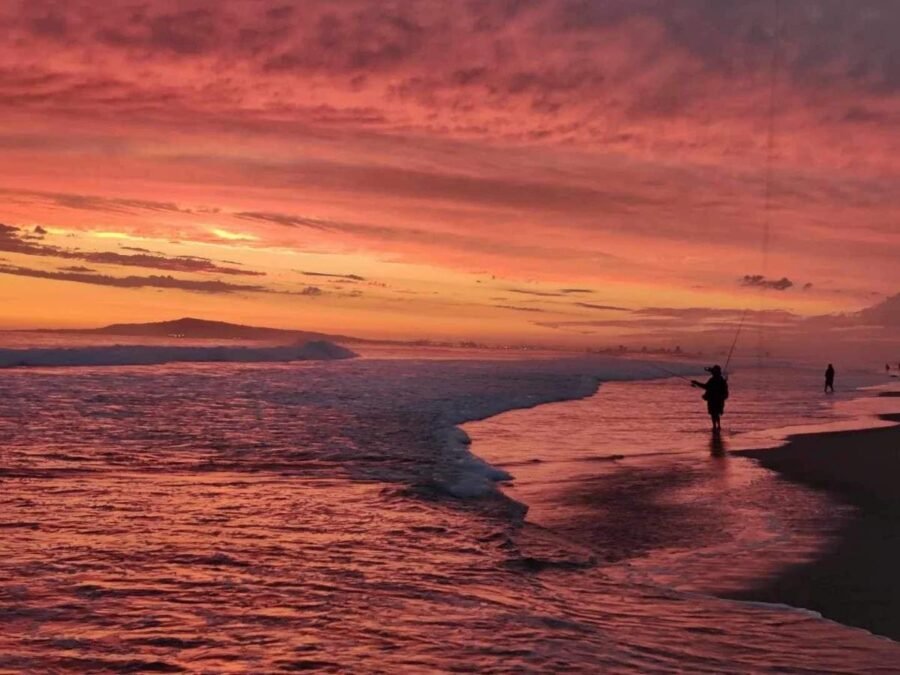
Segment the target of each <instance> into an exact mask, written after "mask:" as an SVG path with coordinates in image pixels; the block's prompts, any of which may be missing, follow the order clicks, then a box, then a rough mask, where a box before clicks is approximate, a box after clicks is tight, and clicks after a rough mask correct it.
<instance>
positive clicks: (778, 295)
mask: <svg viewBox="0 0 900 675" xmlns="http://www.w3.org/2000/svg"><path fill="white" fill-rule="evenodd" d="M0 28H2V33H3V35H4V37H5V39H4V40H3V41H2V43H0V328H26V327H82V326H84V327H86V326H97V325H103V324H107V323H112V322H122V321H157V320H165V319H173V318H178V317H181V316H197V317H202V318H208V319H220V320H226V321H236V322H241V323H248V324H254V325H268V326H278V327H287V328H303V329H310V330H322V331H326V332H339V333H343V334H354V335H360V336H364V337H373V338H390V339H405V338H426V339H437V340H461V339H473V340H481V341H486V342H493V343H501V342H517V343H535V344H559V345H572V346H598V347H603V346H608V345H614V344H619V343H624V344H629V345H636V344H648V345H651V346H673V345H674V344H676V343H677V344H682V343H683V344H684V345H685V347H686V348H693V347H698V346H700V345H704V344H709V343H711V342H712V343H717V344H727V343H728V342H730V341H731V338H732V335H733V332H734V329H735V326H736V325H738V324H739V323H740V322H741V320H744V321H745V322H746V323H747V326H748V327H750V328H753V329H756V330H757V331H759V332H760V333H763V332H765V333H766V334H767V335H770V336H771V337H770V338H767V340H769V341H770V342H771V343H772V344H773V345H775V346H784V345H787V344H788V343H790V344H791V345H794V346H797V345H799V344H801V343H802V342H803V341H804V340H809V339H810V336H819V337H817V339H819V338H820V337H821V336H822V335H827V336H828V339H829V340H832V339H833V340H834V341H839V342H841V343H842V344H845V345H850V346H851V347H852V348H853V349H857V350H864V349H865V348H866V347H865V346H864V345H865V344H866V343H867V341H870V340H875V341H877V342H878V343H879V344H880V345H881V347H883V348H884V350H887V349H888V348H889V347H891V346H892V345H896V344H897V342H896V339H897V337H898V335H900V299H898V297H897V294H898V293H900V264H898V263H897V260H898V258H897V249H898V246H900V191H898V190H897V189H896V186H897V184H898V178H900V134H898V133H897V132H898V123H900V46H898V40H897V39H896V36H897V35H898V34H900V3H898V2H895V1H894V0H856V1H854V2H846V1H844V0H790V1H786V0H745V1H742V2H723V1H720V0H478V1H475V0H471V1H469V0H459V1H458V2H456V1H454V2H449V1H446V0H440V1H438V0H401V1H387V0H341V2H339V3H336V2H331V1H327V0H303V1H296V2H287V1H286V0H246V1H245V0H177V1H175V0H171V1H170V0H143V1H131V0H109V1H107V2H104V3H96V2H93V1H91V0H69V1H68V2H66V3H57V2H42V1H41V0H27V1H21V2H20V1H18V0H0ZM891 348H892V347H891ZM898 358H900V356H898Z"/></svg>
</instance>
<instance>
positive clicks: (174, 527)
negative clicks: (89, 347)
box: [0, 359, 900, 673]
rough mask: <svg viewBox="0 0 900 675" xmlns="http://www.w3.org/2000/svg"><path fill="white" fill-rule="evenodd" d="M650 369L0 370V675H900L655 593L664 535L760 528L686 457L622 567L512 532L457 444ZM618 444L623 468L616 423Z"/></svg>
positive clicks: (573, 540) (675, 593) (883, 657)
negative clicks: (740, 674)
mask: <svg viewBox="0 0 900 675" xmlns="http://www.w3.org/2000/svg"><path fill="white" fill-rule="evenodd" d="M651 370H652V369H651ZM651 370H648V369H646V368H643V367H642V366H641V365H640V364H634V363H626V364H620V363H618V362H612V361H600V360H595V361H591V362H589V363H588V362H572V361H567V362H559V361H544V362H532V363H516V362H506V363H491V362H482V361H433V360H429V361H414V360H378V359H373V360H357V361H352V362H340V363H303V364H291V365H274V364H273V365H269V364H267V365H252V366H250V365H231V364H219V365H195V366H190V365H185V364H178V365H170V366H148V367H131V368H121V367H107V368H77V369H63V370H31V371H20V370H17V371H6V372H3V373H2V374H0V394H2V400H3V401H4V403H3V405H2V406H0V486H2V489H0V529H2V538H0V621H2V625H3V630H2V631H0V672H94V673H99V672H149V671H154V672H179V671H188V672H209V673H220V672H278V671H291V670H297V669H303V668H320V669H323V670H331V671H354V672H360V671H372V672H388V671H390V672H397V671H401V670H409V671H421V670H425V669H437V670H444V671H449V670H461V669H462V670H471V669H479V670H484V671H487V672H509V671H520V670H562V669H573V670H580V671H596V670H598V669H603V670H606V671H610V672H615V671H634V670H641V671H644V672H654V671H659V672H662V671H672V670H678V669H682V670H684V669H686V670H691V671H696V672H726V671H745V672H746V671H758V670H763V669H781V671H782V672H784V671H790V672H822V671H823V670H834V671H844V672H858V671H859V670H862V669H868V670H877V669H878V668H881V669H882V670H884V671H885V672H888V671H890V670H891V665H892V664H893V663H895V662H896V660H897V658H898V656H900V650H898V649H897V645H896V644H895V643H893V642H890V641H886V640H881V639H878V638H874V637H872V636H869V635H867V634H865V633H863V632H862V631H857V630H853V629H848V628H845V627H843V626H839V625H837V624H832V623H830V622H826V621H823V620H821V619H818V618H816V617H814V616H811V615H809V614H806V613H802V612H797V611H793V610H788V609H783V608H773V607H766V606H754V605H750V604H746V603H736V602H731V601H726V600H720V599H717V598H715V597H712V596H710V595H706V594H701V593H699V592H698V591H697V589H696V588H686V587H681V586H680V585H678V584H673V583H672V582H671V579H668V578H667V576H666V574H667V573H668V572H669V571H670V570H672V569H677V564H676V563H672V564H660V565H658V567H659V568H660V569H658V570H656V569H653V567H652V565H649V564H648V565H647V566H645V567H641V566H640V565H639V563H640V562H641V561H642V560H644V561H646V560H650V558H649V557H648V556H647V554H648V552H653V551H656V552H659V551H662V550H665V551H666V552H668V553H670V554H671V553H673V551H674V552H675V553H677V550H676V549H677V548H678V547H677V546H675V547H673V546H672V545H670V544H671V542H670V541H669V540H668V539H666V541H665V543H666V546H655V545H653V546H648V545H647V543H646V541H647V539H648V537H647V536H645V535H643V534H641V533H642V532H643V531H646V532H654V531H655V532H657V533H659V532H660V528H659V527H658V523H661V522H668V523H674V524H677V525H678V527H680V528H682V529H681V531H680V533H675V534H678V536H677V537H676V540H677V541H678V542H679V546H682V547H686V549H691V548H692V547H693V548H694V549H697V548H698V547H697V542H698V541H699V542H702V543H703V544H706V543H709V544H710V545H717V544H718V543H719V537H720V533H721V532H722V531H724V530H723V529H722V528H718V527H717V528H713V530H712V531H709V532H708V531H706V530H704V529H703V528H698V527H697V524H698V523H699V522H701V521H702V520H703V517H695V516H696V514H700V515H701V516H702V515H703V514H704V513H706V512H705V511H704V510H703V509H704V508H705V507H709V508H713V507H715V508H718V509H720V510H722V512H723V513H726V512H727V513H728V514H730V517H731V518H732V519H733V520H734V522H735V523H737V524H738V525H741V524H742V523H748V522H752V520H751V519H750V518H749V516H748V517H747V518H743V519H742V517H741V515H740V514H739V513H738V512H737V511H736V510H733V509H729V508H727V507H726V506H723V505H722V504H721V503H717V501H718V500H717V497H716V493H715V490H713V489H712V488H711V487H710V486H714V485H715V483H714V481H712V480H711V479H710V478H709V476H708V475H706V474H705V473H704V472H706V473H709V472H710V471H713V472H716V471H717V472H719V473H720V475H721V478H720V480H723V481H726V482H727V481H736V483H733V484H734V485H742V486H745V485H746V486H750V487H747V489H748V490H749V491H750V492H751V493H752V492H753V488H752V486H753V484H754V480H753V478H752V476H751V477H749V478H748V477H747V476H745V475H744V474H743V473H742V472H741V471H737V472H735V470H734V469H732V467H733V466H737V463H733V462H731V461H730V460H728V461H727V462H726V463H724V464H722V463H720V464H714V463H711V461H710V460H709V458H708V456H704V455H703V453H700V455H699V456H698V457H697V458H693V455H692V454H691V450H690V449H689V448H688V449H686V450H685V457H690V459H686V460H685V461H686V465H685V466H687V467H689V469H690V470H689V471H687V475H689V476H690V480H687V479H686V480H684V481H680V482H679V481H676V482H678V484H679V486H680V487H679V490H680V492H678V491H677V492H675V493H671V494H668V496H667V497H666V498H665V499H663V500H658V499H655V498H654V499H652V500H651V499H649V495H653V494H655V493H656V492H658V489H657V487H655V486H654V481H657V480H658V481H662V482H663V483H666V482H667V481H668V483H671V482H672V481H671V478H666V476H667V475H669V474H671V473H672V471H671V469H672V468H673V467H671V466H669V465H668V464H666V463H665V462H663V463H658V462H657V460H653V459H651V458H650V457H648V458H646V459H645V460H642V461H645V462H646V464H645V465H644V466H645V469H646V473H645V474H644V477H643V479H642V480H643V481H644V482H645V484H646V490H645V491H644V492H637V493H636V492H635V491H634V490H632V489H628V490H625V491H623V493H622V494H621V495H620V499H622V500H626V501H627V500H631V501H632V502H633V503H634V504H635V505H636V507H635V508H643V506H642V504H644V503H646V504H651V503H652V504H653V505H654V508H656V507H659V510H658V511H656V512H654V513H653V514H652V518H642V519H636V520H633V521H632V522H631V523H630V524H628V526H627V527H624V526H623V524H621V523H619V524H616V523H612V521H610V522H611V523H612V524H610V525H609V530H608V531H607V532H605V533H604V532H600V533H599V534H597V537H600V536H608V537H610V538H617V539H618V540H619V544H618V546H619V557H618V558H617V562H616V563H615V564H613V565H603V564H599V565H598V564H597V563H598V562H599V563H603V562H606V561H605V560H604V558H603V556H602V555H601V554H600V553H599V552H600V551H601V550H602V547H598V546H597V545H596V544H597V542H596V541H593V540H592V541H583V540H579V539H578V538H577V537H572V536H571V531H566V530H565V529H564V528H563V529H548V528H546V527H539V526H538V525H535V524H527V523H526V524H524V525H523V523H522V518H521V516H522V509H521V508H520V507H519V506H518V505H517V504H516V503H514V502H512V501H510V500H509V499H505V498H502V497H500V496H498V495H497V494H496V493H492V492H490V491H488V492H483V491H481V490H480V489H481V488H483V487H485V486H486V485H489V483H490V480H489V478H490V476H491V474H492V471H491V469H490V468H489V467H486V466H485V465H483V464H481V463H479V462H478V461H476V460H475V459H474V458H472V457H471V455H469V454H468V453H467V452H466V451H465V450H464V449H463V448H461V447H460V446H458V445H456V444H454V443H453V442H452V439H453V434H452V433H451V432H452V425H453V424H457V423H460V422H463V421H465V420H471V419H481V418H485V417H488V416H490V415H493V414H496V413H499V412H501V411H503V410H506V409H509V408H513V407H524V406H531V405H535V404H537V403H541V402H546V401H552V400H555V399H559V398H562V397H566V396H578V395H587V394H589V393H590V392H591V391H592V390H593V387H594V383H595V379H594V378H595V377H598V376H604V377H607V378H630V377H635V376H645V377H646V376H648V375H650V374H651ZM617 386H619V385H616V384H608V385H604V387H602V388H601V390H600V392H601V394H602V392H604V390H606V391H609V390H611V389H612V388H613V387H617ZM622 386H638V387H640V386H643V385H640V384H638V385H622ZM653 386H655V385H653ZM660 386H662V385H660ZM688 391H690V390H688ZM695 393H696V392H693V393H692V395H694V394H695ZM590 400H593V399H589V400H588V401H585V402H584V403H588V402H589V401H590ZM691 401H692V403H696V401H695V400H691ZM572 405H579V403H569V404H565V406H555V405H550V406H542V407H539V408H534V409H533V410H531V411H529V413H538V412H539V411H540V412H543V411H551V410H552V409H554V408H555V409H556V412H555V413H553V414H551V415H550V417H549V418H548V419H549V420H550V422H548V424H550V423H553V424H554V425H555V429H556V436H557V438H560V437H562V436H563V434H562V433H561V430H563V429H569V430H571V428H572V427H571V426H570V424H571V422H572V420H571V419H569V418H567V416H566V415H568V414H569V413H565V414H564V413H563V412H562V411H563V409H564V408H565V409H566V410H568V409H569V408H568V406H572ZM508 414H510V415H516V414H518V413H508ZM504 417H505V416H500V417H496V418H493V421H497V422H498V423H501V421H502V420H503V419H504ZM490 423H492V420H486V421H485V422H483V423H482V424H490ZM685 424H687V425H697V421H696V420H695V419H693V418H691V419H690V420H688V421H686V422H685ZM614 426H615V425H614V424H612V423H611V424H610V432H609V434H610V439H611V442H612V440H615V439H618V441H617V442H616V443H615V445H616V447H618V448H620V450H619V451H618V452H620V453H621V452H622V450H621V448H624V447H625V445H626V444H625V443H624V439H625V431H624V429H625V426H626V425H625V424H624V423H623V425H622V429H621V430H620V431H615V429H614ZM470 428H471V427H470ZM699 428H700V427H699V426H698V429H699ZM520 430H524V429H520ZM547 431H548V433H549V431H550V430H549V427H548V429H547ZM698 433H701V432H700V431H698ZM510 434H511V435H510V436H509V438H510V439H512V436H514V435H515V433H512V432H510ZM511 442H512V441H511ZM688 445H689V444H688ZM481 447H482V444H481V440H480V439H479V438H478V437H477V435H476V439H475V446H474V451H475V452H476V453H479V452H480V448H481ZM532 450H533V448H532ZM629 452H631V451H630V450H629ZM633 452H634V453H637V452H638V450H634V451H633ZM542 454H543V458H544V459H549V458H548V457H547V454H546V453H542ZM694 454H696V453H694ZM534 456H535V452H533V451H530V452H528V453H523V454H522V456H521V457H517V458H516V457H514V458H511V461H510V462H509V463H510V467H509V471H510V472H511V473H513V474H515V475H516V476H517V477H518V476H520V472H521V466H520V464H517V462H519V463H520V462H521V461H523V460H530V459H533V458H534ZM679 461H681V460H679ZM548 463H549V462H548ZM584 463H585V462H583V461H578V462H575V464H576V465H583V464H584ZM595 464H596V465H597V466H603V467H605V466H606V464H609V465H610V466H612V465H613V463H612V462H607V463H605V464H604V463H603V462H598V463H595ZM748 466H749V464H748ZM706 467H711V468H709V469H707V468H706ZM675 468H678V467H675ZM598 471H599V474H600V475H601V477H602V475H605V472H606V468H602V469H599V470H598ZM691 472H693V473H691ZM732 474H735V475H734V476H732ZM521 475H524V474H521ZM629 481H630V482H631V485H632V486H633V485H634V484H636V483H635V481H637V479H635V478H630V479H628V480H626V484H627V483H628V482H629ZM748 481H749V482H748ZM523 482H524V481H523V479H522V478H517V482H516V489H519V486H520V485H522V484H523ZM638 482H640V481H638ZM581 484H584V482H583V481H581ZM742 489H743V488H742ZM453 493H458V494H459V493H466V494H483V496H481V497H480V498H475V499H456V498H453V497H452V496H450V495H451V494H453ZM757 493H758V495H759V497H760V498H763V497H765V496H766V495H767V494H768V493H767V492H766V491H765V489H760V490H758V491H757ZM598 494H599V493H598ZM784 494H785V495H787V494H788V492H787V491H784ZM794 495H795V493H790V496H788V497H785V499H794V498H795V497H794ZM596 498H597V497H596V495H595V492H594V491H593V490H591V491H589V494H587V495H584V499H586V500H588V501H590V500H595V499H596ZM797 499H800V501H803V500H804V499H805V497H803V496H801V497H798V498H797ZM526 501H527V500H526ZM741 503H742V504H746V502H744V501H742V502H741ZM791 503H794V502H791ZM803 503H805V504H806V503H808V502H803ZM704 505H706V506H704ZM621 506H622V504H617V508H621ZM591 508H593V507H591ZM538 511H539V507H538V506H535V505H532V510H531V512H530V515H529V517H531V515H534V514H537V513H538ZM692 514H693V515H692ZM814 516H816V517H817V516H818V512H816V514H814ZM722 517H723V518H724V520H728V518H725V516H722ZM723 522H724V521H723ZM654 523H656V525H655V524H654ZM748 528H749V530H750V531H751V532H756V531H757V530H758V528H757V526H756V525H752V526H748ZM601 529H602V528H601ZM801 529H802V528H801ZM728 531H729V532H732V531H733V530H730V529H729V530H728ZM788 535H791V533H788ZM653 536H657V535H653ZM666 536H668V533H666ZM791 536H792V535H791ZM651 538H652V537H651ZM706 550H708V549H706ZM653 561H654V564H656V562H655V561H657V559H653ZM626 564H630V565H631V566H630V567H626ZM623 570H624V571H623ZM685 576H686V577H690V575H685ZM675 586H678V588H676V587H675Z"/></svg>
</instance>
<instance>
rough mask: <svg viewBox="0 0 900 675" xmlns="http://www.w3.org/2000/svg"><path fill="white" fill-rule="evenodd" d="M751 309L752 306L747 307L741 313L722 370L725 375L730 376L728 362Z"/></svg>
mask: <svg viewBox="0 0 900 675" xmlns="http://www.w3.org/2000/svg"><path fill="white" fill-rule="evenodd" d="M749 311H750V308H749V307H748V308H746V309H745V310H744V313H743V314H742V315H741V321H740V323H739V324H738V327H737V332H736V333H735V334H734V340H733V341H732V343H731V349H729V350H728V358H726V359H725V365H724V366H723V367H722V372H723V373H725V377H726V378H727V377H728V364H729V363H731V357H732V356H733V355H734V348H735V347H736V346H737V342H738V338H739V337H740V335H741V329H742V328H743V327H744V320H745V319H746V318H747V312H749Z"/></svg>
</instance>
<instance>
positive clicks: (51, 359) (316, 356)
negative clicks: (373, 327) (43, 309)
mask: <svg viewBox="0 0 900 675" xmlns="http://www.w3.org/2000/svg"><path fill="white" fill-rule="evenodd" d="M355 356H356V354H355V353H354V352H352V351H351V350H349V349H347V348H346V347H342V346H340V345H337V344H334V343H333V342H328V341H324V340H321V341H312V342H306V343H303V344H297V345H285V346H276V347H246V346H229V345H223V346H216V347H198V346H186V347H180V346H150V345H110V346H97V347H68V348H58V347H55V348H32V349H0V368H16V367H26V366H31V367H48V366H52V367H65V366H149V365H159V364H163V363H176V362H200V363H203V362H230V363H262V362H282V361H284V362H287V361H331V360H335V359H349V358H353V357H355Z"/></svg>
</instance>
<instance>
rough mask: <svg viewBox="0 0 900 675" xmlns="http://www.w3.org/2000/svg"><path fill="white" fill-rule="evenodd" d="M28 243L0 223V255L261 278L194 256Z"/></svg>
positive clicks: (25, 235)
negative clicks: (83, 249)
mask: <svg viewBox="0 0 900 675" xmlns="http://www.w3.org/2000/svg"><path fill="white" fill-rule="evenodd" d="M28 239H29V237H28V233H27V231H26V230H23V229H21V228H17V227H12V226H10V225H3V224H2V223H0V251H7V252H9V253H18V254H21V255H29V256H41V257H52V258H63V259H69V260H82V261H85V262H91V263H95V264H105V265H121V266H126V267H144V268H148V269H159V270H167V271H171V272H191V273H198V274H227V275H230V276H265V273H264V272H255V271H252V270H244V269H237V268H234V267H224V266H222V265H218V264H216V263H215V262H213V261H212V260H209V259H207V258H200V257H197V256H165V255H163V254H161V253H153V252H150V251H147V249H140V248H137V247H125V246H123V247H122V248H123V249H127V250H134V251H141V252H140V253H135V254H123V253H116V252H114V251H82V250H77V249H66V248H61V247H58V246H49V245H45V244H34V243H31V242H30V241H28Z"/></svg>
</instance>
